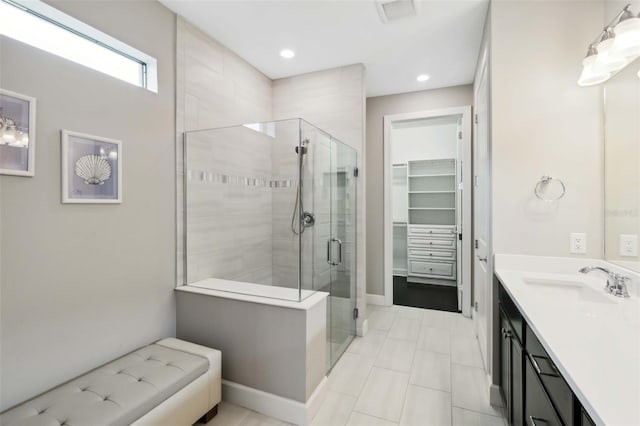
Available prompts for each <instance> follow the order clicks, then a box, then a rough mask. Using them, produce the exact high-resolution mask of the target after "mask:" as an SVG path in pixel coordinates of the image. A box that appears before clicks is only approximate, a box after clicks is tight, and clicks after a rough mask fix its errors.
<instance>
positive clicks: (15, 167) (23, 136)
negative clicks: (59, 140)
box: [0, 88, 36, 177]
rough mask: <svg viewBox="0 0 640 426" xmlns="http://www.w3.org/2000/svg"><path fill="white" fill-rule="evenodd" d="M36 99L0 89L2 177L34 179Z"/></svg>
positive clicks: (0, 163) (0, 156)
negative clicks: (11, 176)
mask: <svg viewBox="0 0 640 426" xmlns="http://www.w3.org/2000/svg"><path fill="white" fill-rule="evenodd" d="M35 167H36V98H34V97H31V96H27V95H23V94H20V93H16V92H12V91H10V90H6V89H1V88H0V174H2V175H13V176H26V177H33V176H35Z"/></svg>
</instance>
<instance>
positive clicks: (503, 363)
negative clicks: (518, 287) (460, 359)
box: [500, 309, 523, 426]
mask: <svg viewBox="0 0 640 426" xmlns="http://www.w3.org/2000/svg"><path fill="white" fill-rule="evenodd" d="M500 324H501V326H500V373H501V374H500V388H501V391H502V398H503V399H504V402H505V407H506V415H507V419H508V420H509V424H511V425H514V426H520V425H522V419H523V414H522V405H523V404H522V403H523V400H522V398H523V393H522V384H523V380H522V342H521V341H520V339H518V336H517V335H516V333H515V332H514V329H513V327H511V323H510V322H509V319H508V317H507V314H506V313H505V312H504V310H503V309H500Z"/></svg>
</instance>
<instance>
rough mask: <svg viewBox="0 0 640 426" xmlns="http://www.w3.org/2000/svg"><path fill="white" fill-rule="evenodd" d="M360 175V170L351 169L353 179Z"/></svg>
mask: <svg viewBox="0 0 640 426" xmlns="http://www.w3.org/2000/svg"><path fill="white" fill-rule="evenodd" d="M359 174H360V170H358V168H357V167H354V168H353V177H358V175H359Z"/></svg>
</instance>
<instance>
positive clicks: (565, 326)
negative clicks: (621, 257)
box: [495, 254, 640, 425]
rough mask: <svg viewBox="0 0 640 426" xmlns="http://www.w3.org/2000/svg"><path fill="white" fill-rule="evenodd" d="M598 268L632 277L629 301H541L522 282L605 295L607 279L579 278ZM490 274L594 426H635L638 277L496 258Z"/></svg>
mask: <svg viewBox="0 0 640 426" xmlns="http://www.w3.org/2000/svg"><path fill="white" fill-rule="evenodd" d="M583 266H603V267H607V268H610V269H612V270H614V271H617V272H621V273H624V274H627V275H630V276H631V277H632V282H631V284H630V289H629V290H630V293H631V295H632V297H631V298H630V299H619V298H615V297H614V296H611V295H606V297H607V298H608V299H609V301H610V302H611V303H608V304H599V303H590V302H584V301H579V300H577V299H574V298H571V297H554V298H550V297H548V296H547V297H544V296H543V295H541V294H540V293H539V291H536V289H535V288H533V287H531V286H529V285H527V284H525V282H524V279H526V278H527V277H529V278H531V277H533V278H546V279H559V280H573V281H581V282H583V283H585V284H586V285H588V286H590V287H592V288H594V289H595V290H598V291H603V294H605V293H604V290H603V287H604V284H605V276H604V275H602V274H597V273H592V274H590V275H588V276H587V275H584V274H580V273H578V269H580V268H581V267H583ZM495 272H496V275H497V276H498V277H499V278H500V281H501V282H502V283H503V285H504V287H505V289H506V290H507V292H508V293H509V294H510V296H511V298H512V299H513V301H514V302H515V303H516V305H517V306H518V308H519V309H520V311H521V312H522V314H523V315H524V317H525V319H526V321H527V323H528V324H529V325H530V327H531V328H532V330H533V331H534V332H535V334H536V335H537V337H538V338H539V339H540V342H541V343H542V345H543V346H544V348H545V349H546V350H547V352H548V353H549V356H550V357H551V359H552V360H553V362H554V363H555V364H556V366H557V367H558V369H559V370H560V372H561V373H562V375H563V377H564V378H565V380H566V381H567V383H568V384H569V386H570V387H571V388H572V390H573V392H574V393H575V394H576V396H577V397H578V399H579V400H580V402H581V403H582V405H583V406H584V407H585V410H586V411H587V412H588V413H589V415H590V416H591V418H592V419H593V420H594V421H595V422H596V423H597V424H599V425H605V424H606V425H623V424H624V425H627V424H628V425H631V424H640V405H639V404H638V401H640V363H638V359H640V298H639V297H638V296H639V292H638V287H639V283H640V275H639V274H637V273H634V272H633V271H629V270H625V269H623V268H620V267H619V266H616V265H613V264H610V263H608V262H606V261H603V260H600V259H577V258H554V257H541V256H521V255H501V254H497V255H496V256H495Z"/></svg>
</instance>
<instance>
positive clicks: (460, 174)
mask: <svg viewBox="0 0 640 426" xmlns="http://www.w3.org/2000/svg"><path fill="white" fill-rule="evenodd" d="M456 136H457V141H458V142H457V143H458V148H457V150H458V155H457V159H458V160H457V161H456V185H457V188H456V225H457V229H456V232H457V233H458V235H462V232H463V230H462V224H463V215H462V212H463V209H466V208H469V207H468V206H463V204H462V200H463V196H462V188H463V187H462V182H464V180H463V179H464V176H463V172H464V169H463V167H462V166H463V161H465V158H464V145H463V139H462V117H460V118H458V127H457V129H456ZM456 241H457V251H456V253H457V258H458V262H457V269H458V275H457V277H458V310H459V311H462V310H463V309H462V301H463V297H462V292H463V286H462V280H463V278H464V279H465V280H468V279H469V278H467V277H464V276H463V273H462V269H463V268H462V265H463V263H464V262H468V260H467V259H465V258H464V256H463V250H462V240H461V239H460V238H457V240H456ZM467 303H468V302H467ZM465 315H466V314H465Z"/></svg>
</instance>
